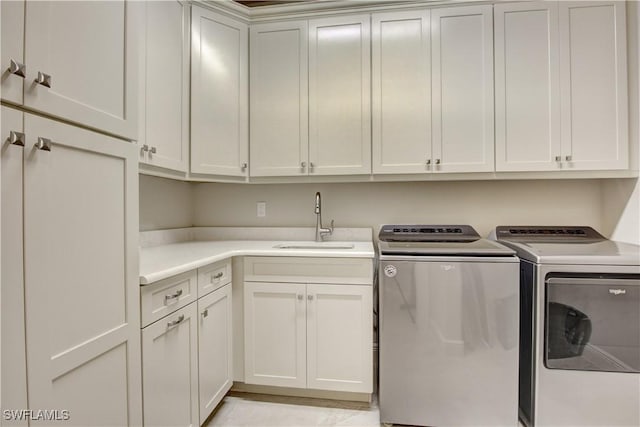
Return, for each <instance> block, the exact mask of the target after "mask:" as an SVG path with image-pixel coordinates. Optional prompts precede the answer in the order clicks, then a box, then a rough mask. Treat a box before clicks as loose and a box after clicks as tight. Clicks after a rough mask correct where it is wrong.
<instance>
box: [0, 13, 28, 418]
mask: <svg viewBox="0 0 640 427" xmlns="http://www.w3.org/2000/svg"><path fill="white" fill-rule="evenodd" d="M5 3H7V2H2V7H4V6H5ZM1 110H2V117H1V120H0V125H1V126H2V129H0V135H2V163H1V164H0V169H1V172H2V173H1V178H0V182H1V185H2V200H1V202H0V208H2V211H1V213H0V217H1V218H2V228H1V230H2V248H1V249H0V253H1V254H2V260H1V261H0V265H1V266H2V268H1V269H0V272H1V274H2V278H1V279H0V280H1V283H2V287H1V289H0V292H1V294H0V299H2V310H0V316H2V318H1V320H0V323H1V325H2V333H1V335H0V336H1V337H2V343H1V344H0V348H1V349H2V356H1V359H2V367H1V369H2V391H1V393H2V410H5V409H26V408H28V406H27V366H26V353H25V346H24V337H25V318H24V271H23V269H22V265H23V250H24V246H23V244H22V243H23V240H22V230H23V221H22V213H23V212H22V200H23V198H22V167H23V163H22V162H23V153H24V147H23V146H21V145H19V144H20V142H19V141H18V137H19V135H18V133H22V132H23V128H22V123H23V113H22V112H21V111H18V110H14V109H11V108H7V107H4V106H3V107H2V108H1ZM11 132H13V138H11V136H10V135H11ZM12 141H13V142H14V143H12ZM2 425H3V426H17V425H22V426H26V425H27V421H26V420H24V421H20V422H19V421H9V420H6V419H3V420H2Z"/></svg>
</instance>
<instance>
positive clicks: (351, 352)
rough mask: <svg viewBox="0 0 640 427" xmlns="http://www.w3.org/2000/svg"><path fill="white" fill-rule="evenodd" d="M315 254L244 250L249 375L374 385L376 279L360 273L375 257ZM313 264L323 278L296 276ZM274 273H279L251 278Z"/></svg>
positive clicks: (321, 384)
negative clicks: (306, 256)
mask: <svg viewBox="0 0 640 427" xmlns="http://www.w3.org/2000/svg"><path fill="white" fill-rule="evenodd" d="M312 261H316V260H313V259H300V258H298V259H296V258H290V259H285V261H283V260H282V259H277V258H269V257H247V258H245V283H244V334H245V339H244V341H245V342H244V345H245V348H244V351H245V355H244V357H245V359H244V360H245V370H244V371H245V375H244V380H245V383H247V384H257V385H268V386H279V387H293V388H308V389H315V390H329V391H343V392H356V393H371V392H372V390H373V357H372V339H373V323H372V317H373V305H372V289H373V287H372V286H371V284H372V282H371V279H370V277H367V276H366V274H365V275H361V274H359V272H360V271H366V270H367V267H369V268H370V270H371V271H373V269H372V268H371V260H369V259H362V260H349V261H350V262H345V260H344V259H329V258H327V259H325V260H324V261H318V262H317V263H316V262H312ZM313 264H318V265H320V264H322V266H323V267H324V269H323V272H322V273H321V274H320V275H319V276H318V277H317V278H316V280H317V281H318V282H320V283H300V282H297V283H296V279H297V280H299V279H301V278H306V277H305V275H306V274H307V272H308V270H307V269H306V268H305V267H309V266H310V265H313ZM347 264H353V265H351V266H352V267H353V268H352V269H349V270H348V271H347V270H345V269H344V268H343V267H344V266H345V265H347ZM287 269H288V270H289V271H290V276H286V275H285V274H284V272H286V271H287ZM353 272H356V273H358V274H353ZM269 276H273V278H274V279H275V278H276V277H277V278H278V281H277V282H275V281H273V282H267V281H248V280H247V279H251V278H255V277H261V278H267V277H269ZM345 276H349V277H345ZM340 280H344V281H343V282H342V283H353V282H355V284H341V283H340ZM310 281H311V280H310ZM322 282H324V283H322ZM358 282H360V283H358Z"/></svg>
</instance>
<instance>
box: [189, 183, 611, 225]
mask: <svg viewBox="0 0 640 427" xmlns="http://www.w3.org/2000/svg"><path fill="white" fill-rule="evenodd" d="M194 186H195V190H194V210H193V212H194V221H193V222H194V225H196V226H313V225H315V214H314V213H313V204H314V195H315V192H316V191H320V192H321V193H322V201H323V211H322V214H323V221H324V223H325V225H328V224H329V222H330V220H331V219H335V224H336V226H337V227H372V228H373V229H374V230H375V233H376V234H377V231H378V228H379V226H380V225H382V224H384V223H426V224H429V223H432V224H436V223H443V224H453V223H460V224H466V223H468V224H471V225H473V226H474V227H475V228H476V230H478V232H479V233H481V234H482V235H486V234H487V233H489V231H490V230H491V229H492V228H493V227H495V226H496V225H499V224H504V225H511V224H514V225H518V224H520V225H523V224H542V225H551V224H558V225H563V224H567V225H591V226H593V227H595V228H596V229H601V228H602V210H601V209H600V206H601V196H602V191H601V186H602V183H601V181H599V180H540V181H468V182H414V183H354V184H268V185H266V184H265V185H262V184H252V185H242V184H208V183H200V184H194ZM258 201H265V202H267V216H266V217H264V218H258V217H257V216H256V202H258Z"/></svg>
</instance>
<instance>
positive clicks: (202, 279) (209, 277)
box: [198, 259, 231, 298]
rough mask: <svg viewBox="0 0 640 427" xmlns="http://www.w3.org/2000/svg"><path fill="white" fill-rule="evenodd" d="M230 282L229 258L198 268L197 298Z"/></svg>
mask: <svg viewBox="0 0 640 427" xmlns="http://www.w3.org/2000/svg"><path fill="white" fill-rule="evenodd" d="M227 283H231V259H226V260H224V261H220V262H216V263H213V264H209V265H207V266H204V267H201V268H199V269H198V298H199V297H201V296H203V295H206V294H208V293H209V292H212V291H215V290H216V289H218V288H219V287H221V286H224V285H226V284H227Z"/></svg>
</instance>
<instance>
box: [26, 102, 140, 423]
mask: <svg viewBox="0 0 640 427" xmlns="http://www.w3.org/2000/svg"><path fill="white" fill-rule="evenodd" d="M24 128H25V133H26V135H27V142H26V146H25V153H24V154H25V158H24V274H25V301H26V316H25V317H26V319H28V322H27V325H26V335H27V341H26V345H27V370H28V372H29V377H28V389H29V407H30V408H33V409H40V408H64V409H68V410H69V411H70V414H71V417H72V418H71V420H70V422H71V423H73V424H74V425H95V424H100V425H127V424H131V425H139V424H140V423H141V422H142V413H141V408H142V398H141V367H140V299H139V292H140V291H139V282H138V280H139V278H138V237H137V230H138V185H137V180H138V168H137V165H138V161H137V153H136V148H135V145H134V144H131V143H125V142H122V141H119V140H116V139H114V138H110V137H107V136H104V135H102V134H97V133H93V132H90V131H87V130H83V129H80V128H75V127H72V126H69V125H66V124H63V123H60V122H54V121H51V120H46V119H43V118H41V117H38V116H33V115H30V114H25V126H24ZM38 137H46V138H49V139H50V140H51V146H50V151H46V150H45V149H37V148H36V141H37V138H38ZM40 142H41V143H43V144H44V143H45V142H47V143H48V141H40ZM34 424H38V423H37V422H35V421H34V422H32V423H31V425H34Z"/></svg>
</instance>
